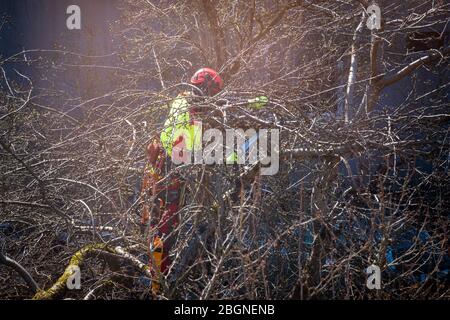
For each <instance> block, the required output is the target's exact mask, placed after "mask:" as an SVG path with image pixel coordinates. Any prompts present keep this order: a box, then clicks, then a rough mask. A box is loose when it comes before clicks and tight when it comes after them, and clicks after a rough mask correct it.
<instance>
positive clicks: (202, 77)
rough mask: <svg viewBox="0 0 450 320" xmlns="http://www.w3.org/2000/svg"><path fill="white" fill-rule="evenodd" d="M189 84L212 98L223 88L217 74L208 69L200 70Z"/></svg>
mask: <svg viewBox="0 0 450 320" xmlns="http://www.w3.org/2000/svg"><path fill="white" fill-rule="evenodd" d="M191 83H192V84H193V85H195V86H197V87H199V88H200V90H202V91H203V93H204V94H206V95H208V96H213V95H215V94H217V93H219V92H220V90H222V88H223V81H222V78H221V77H220V76H219V74H218V73H217V72H216V71H214V70H213V69H210V68H201V69H199V70H198V71H197V72H196V73H194V75H193V76H192V78H191Z"/></svg>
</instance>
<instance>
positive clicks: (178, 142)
mask: <svg viewBox="0 0 450 320" xmlns="http://www.w3.org/2000/svg"><path fill="white" fill-rule="evenodd" d="M189 95H190V94H189V93H186V92H184V93H181V94H179V95H178V96H177V97H176V98H175V99H174V100H172V101H171V102H170V105H169V107H170V110H169V115H168V117H167V119H166V121H165V123H164V128H163V130H162V132H161V136H160V139H161V144H162V146H163V148H164V149H165V150H166V153H167V155H168V156H169V157H172V151H173V148H174V146H176V147H177V149H178V148H179V149H181V150H185V151H189V152H193V151H194V149H196V148H200V147H201V143H202V126H201V123H200V122H197V121H196V119H195V116H194V113H193V112H192V110H191V109H190V108H189V102H188V99H187V98H188V97H189Z"/></svg>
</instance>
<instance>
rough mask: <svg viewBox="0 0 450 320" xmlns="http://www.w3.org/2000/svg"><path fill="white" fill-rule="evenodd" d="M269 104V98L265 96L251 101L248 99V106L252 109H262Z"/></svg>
mask: <svg viewBox="0 0 450 320" xmlns="http://www.w3.org/2000/svg"><path fill="white" fill-rule="evenodd" d="M268 102H269V98H267V97H266V96H259V97H256V98H253V99H248V106H249V107H250V108H253V109H262V108H264V107H265V106H266V105H267V103H268Z"/></svg>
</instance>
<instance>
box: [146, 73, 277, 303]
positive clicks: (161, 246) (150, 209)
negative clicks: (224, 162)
mask: <svg viewBox="0 0 450 320" xmlns="http://www.w3.org/2000/svg"><path fill="white" fill-rule="evenodd" d="M190 82H191V84H192V85H193V89H195V90H191V92H189V91H184V92H182V93H180V94H179V95H178V96H177V97H176V98H175V99H173V100H172V101H171V102H170V103H169V114H168V117H167V119H166V121H165V123H164V128H163V129H162V131H161V133H160V135H159V137H155V138H153V139H152V140H151V142H150V143H149V145H148V146H147V163H146V166H145V169H144V177H143V181H142V188H141V197H142V198H143V199H144V200H143V202H144V203H143V212H142V217H141V226H142V229H143V230H148V228H147V227H148V225H149V226H150V229H151V230H155V232H154V234H153V235H152V237H151V238H150V240H149V242H150V243H149V249H150V250H149V251H150V252H149V265H150V268H151V270H152V273H153V274H154V277H155V278H159V277H161V276H162V275H165V274H166V273H167V271H168V267H169V266H170V263H171V261H170V257H169V252H170V249H171V247H172V246H173V244H174V242H175V235H174V230H175V229H176V228H177V225H178V223H179V217H178V211H179V210H180V209H181V206H182V205H183V203H182V202H183V198H184V197H183V195H182V193H183V190H184V188H183V181H182V179H181V177H180V176H179V175H177V174H174V173H173V170H171V169H172V168H173V166H174V163H173V162H174V161H173V160H177V161H175V162H177V163H180V161H181V162H182V160H183V159H174V158H175V157H180V156H181V157H183V156H186V154H184V155H183V152H182V151H181V152H179V150H185V151H188V152H192V151H193V150H194V149H195V148H197V147H198V146H199V145H201V143H202V125H201V120H202V119H201V113H200V112H199V110H198V109H197V108H195V107H194V106H193V105H192V103H190V100H188V99H189V98H192V97H194V98H195V97H198V96H206V97H212V96H214V95H216V94H218V93H219V92H220V91H221V90H222V88H223V80H222V78H221V77H220V75H219V74H218V73H217V72H216V71H214V70H213V69H210V68H201V69H199V70H198V71H197V72H195V74H194V75H193V76H192V78H191V81H190ZM248 102H249V105H250V106H251V107H254V108H257V109H259V108H262V107H264V106H265V105H266V104H267V102H268V99H267V98H266V97H265V96H260V97H257V98H255V99H251V100H250V101H248ZM203 120H204V119H203ZM174 150H176V152H174ZM180 154H181V155H180ZM159 291H160V282H159V281H156V280H155V279H152V293H153V294H158V293H159Z"/></svg>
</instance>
